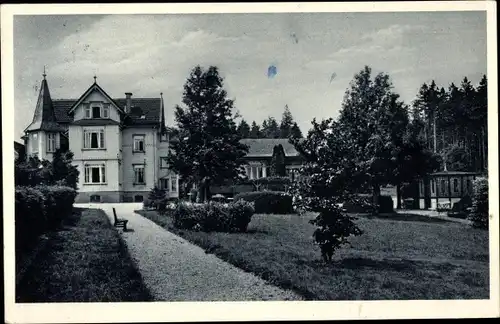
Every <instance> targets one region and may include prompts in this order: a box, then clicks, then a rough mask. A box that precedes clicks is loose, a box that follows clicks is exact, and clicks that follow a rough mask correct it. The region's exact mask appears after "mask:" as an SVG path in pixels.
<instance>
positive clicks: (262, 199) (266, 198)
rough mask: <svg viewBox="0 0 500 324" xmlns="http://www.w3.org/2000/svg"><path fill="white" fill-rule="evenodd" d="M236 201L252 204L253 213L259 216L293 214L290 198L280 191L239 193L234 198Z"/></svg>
mask: <svg viewBox="0 0 500 324" xmlns="http://www.w3.org/2000/svg"><path fill="white" fill-rule="evenodd" d="M238 200H244V201H248V202H253V203H254V208H255V212H256V213H259V214H291V213H293V212H294V210H293V199H292V196H291V195H289V194H287V193H285V192H282V191H262V192H245V193H240V194H238V195H236V196H235V197H234V201H238Z"/></svg>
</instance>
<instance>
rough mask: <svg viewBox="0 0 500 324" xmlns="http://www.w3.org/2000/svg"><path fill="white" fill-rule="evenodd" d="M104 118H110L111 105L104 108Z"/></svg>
mask: <svg viewBox="0 0 500 324" xmlns="http://www.w3.org/2000/svg"><path fill="white" fill-rule="evenodd" d="M102 118H109V104H105V105H104V106H103V108H102Z"/></svg>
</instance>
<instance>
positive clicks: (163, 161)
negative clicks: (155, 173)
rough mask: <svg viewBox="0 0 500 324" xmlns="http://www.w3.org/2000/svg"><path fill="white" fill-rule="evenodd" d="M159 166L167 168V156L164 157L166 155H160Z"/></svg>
mask: <svg viewBox="0 0 500 324" xmlns="http://www.w3.org/2000/svg"><path fill="white" fill-rule="evenodd" d="M160 168H161V169H167V168H168V158H166V157H161V158H160Z"/></svg>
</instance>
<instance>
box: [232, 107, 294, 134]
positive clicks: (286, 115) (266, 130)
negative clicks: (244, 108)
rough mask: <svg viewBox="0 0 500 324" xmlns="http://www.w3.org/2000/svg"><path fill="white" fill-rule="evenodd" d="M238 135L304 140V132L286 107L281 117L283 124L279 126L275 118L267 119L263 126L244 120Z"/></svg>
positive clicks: (240, 124)
mask: <svg viewBox="0 0 500 324" xmlns="http://www.w3.org/2000/svg"><path fill="white" fill-rule="evenodd" d="M238 133H239V134H240V136H241V138H289V137H294V138H302V137H303V135H302V131H301V130H300V127H299V125H297V123H296V122H295V121H294V119H293V116H292V113H291V112H290V109H289V108H288V105H285V110H284V112H283V115H282V117H281V122H280V123H279V124H278V122H277V121H276V119H275V118H274V117H271V116H269V117H267V118H266V119H265V120H264V121H263V122H262V125H258V124H257V123H256V122H255V121H253V122H252V124H251V125H249V124H248V122H247V121H246V120H245V119H242V120H241V121H240V123H239V124H238Z"/></svg>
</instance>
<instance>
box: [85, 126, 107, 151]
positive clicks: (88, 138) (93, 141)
mask: <svg viewBox="0 0 500 324" xmlns="http://www.w3.org/2000/svg"><path fill="white" fill-rule="evenodd" d="M83 136H84V139H83V148H85V149H103V148H104V130H85V131H84V132H83Z"/></svg>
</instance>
